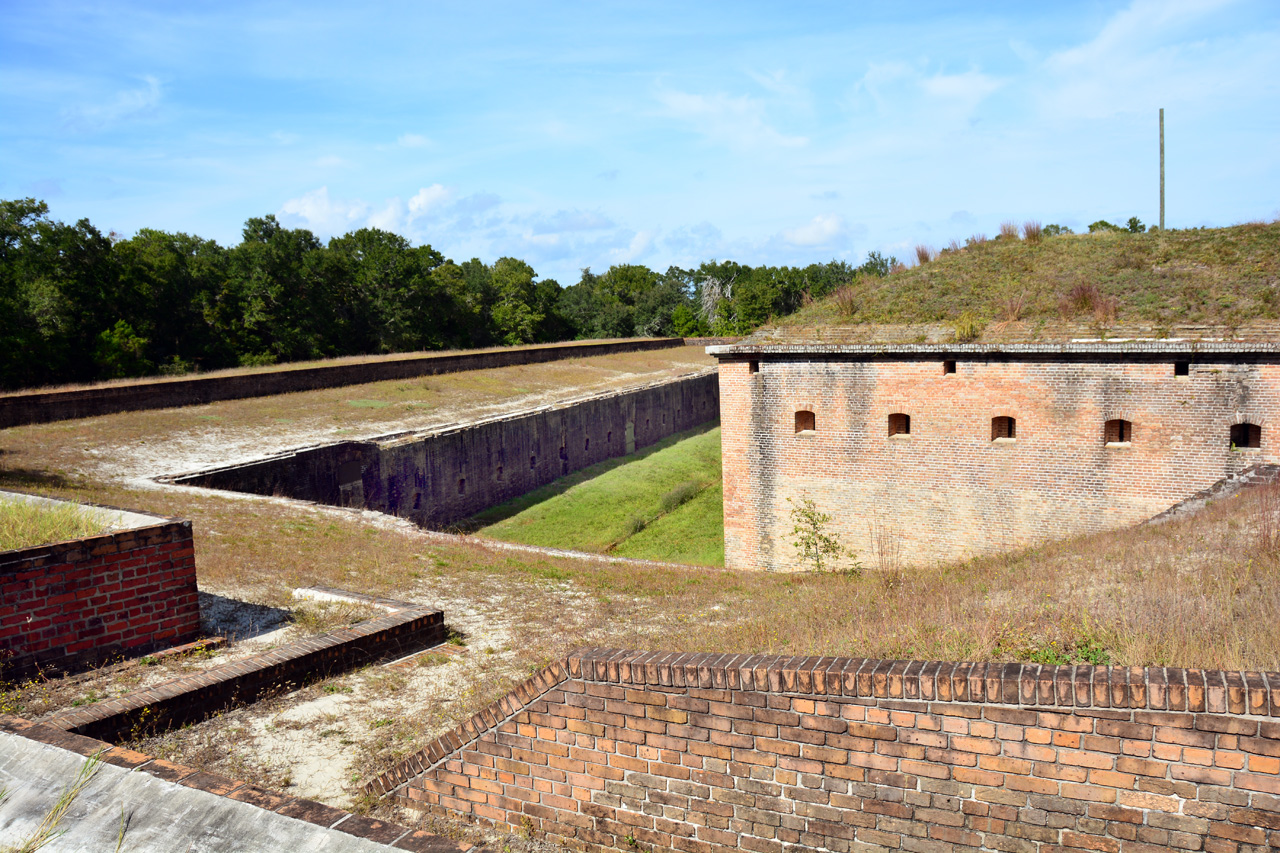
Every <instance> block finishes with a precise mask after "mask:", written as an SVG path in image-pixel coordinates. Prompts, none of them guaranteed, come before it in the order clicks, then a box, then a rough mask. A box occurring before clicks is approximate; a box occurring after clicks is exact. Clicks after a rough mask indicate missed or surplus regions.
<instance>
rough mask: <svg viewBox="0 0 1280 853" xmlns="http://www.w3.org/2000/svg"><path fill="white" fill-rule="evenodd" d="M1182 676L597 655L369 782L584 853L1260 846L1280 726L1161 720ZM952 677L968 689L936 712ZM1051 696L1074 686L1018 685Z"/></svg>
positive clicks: (588, 654) (1273, 679) (1248, 851)
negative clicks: (1100, 690)
mask: <svg viewBox="0 0 1280 853" xmlns="http://www.w3.org/2000/svg"><path fill="white" fill-rule="evenodd" d="M895 671H897V672H898V673H900V676H901V680H902V684H901V691H900V692H901V694H902V695H903V696H906V695H911V696H923V695H928V696H931V697H935V698H930V699H927V700H926V699H899V698H894V697H892V696H891V695H890V694H895V693H898V692H899V691H898V689H897V688H896V687H894V686H892V685H893V684H895V682H894V680H893V679H894V673H895ZM831 672H836V673H841V674H844V673H862V672H866V673H869V674H870V676H871V677H869V678H867V679H865V680H862V679H859V678H851V679H844V678H837V679H827V678H826V677H825V676H826V675H827V674H828V673H831ZM956 673H959V675H958V676H957V675H956ZM877 675H882V676H884V677H883V678H877V677H876V676H877ZM957 677H958V678H959V679H960V680H959V682H957V681H956V678H957ZM1187 678H1188V673H1187V672H1186V671H1183V670H1174V669H1165V668H1158V667H1157V668H1147V669H1130V668H1122V667H1089V666H1073V667H1043V666H1039V665H1024V664H952V663H940V662H915V661H864V660H852V659H836V658H785V657H784V658H778V657H769V656H760V655H753V656H744V655H738V656H728V655H676V654H662V653H652V652H635V651H626V650H617V649H584V650H580V651H578V652H574V653H573V654H571V655H569V657H568V658H567V659H566V660H565V661H563V662H561V663H559V664H557V665H555V666H554V667H551V668H549V669H548V670H546V671H544V672H542V673H539V674H538V675H537V676H535V677H534V678H532V679H530V680H529V681H528V682H526V683H525V684H524V685H522V686H521V687H520V688H518V689H517V690H516V691H514V692H513V694H512V695H513V696H516V697H519V703H518V704H517V705H515V706H513V705H511V704H510V703H509V702H504V701H500V702H497V703H494V705H493V706H491V707H489V708H487V709H485V710H483V711H481V712H480V713H478V714H476V715H475V716H474V717H473V718H472V719H471V720H470V721H468V722H467V723H464V724H463V725H461V726H459V727H458V728H457V729H455V730H454V731H453V732H451V733H449V734H447V735H445V736H444V737H442V738H441V739H440V740H438V741H437V742H436V743H433V744H432V745H431V746H429V747H428V748H427V749H425V750H423V752H422V753H420V754H419V755H417V756H414V757H413V758H411V759H410V760H408V761H406V762H404V763H402V764H401V765H400V766H398V767H397V768H395V769H393V770H391V771H389V772H388V773H386V774H384V775H383V776H381V777H379V778H378V779H376V780H374V782H373V783H371V785H370V786H369V787H370V790H371V792H372V793H375V794H378V795H381V796H390V797H392V798H394V799H396V800H398V801H400V802H402V803H405V804H407V805H411V806H413V807H415V808H420V809H426V810H428V811H433V812H439V813H452V814H455V815H462V816H465V817H467V818H469V819H473V820H477V821H480V822H484V823H488V824H493V825H497V826H499V827H501V828H505V829H508V830H511V831H517V832H524V833H528V832H533V833H535V834H538V835H540V836H543V837H546V838H547V839H549V840H552V841H556V842H558V843H562V844H565V845H568V846H572V847H574V848H581V849H586V850H605V849H615V850H634V849H636V847H637V845H643V846H644V847H645V848H653V849H664V850H681V851H701V853H714V851H728V850H740V849H745V850H756V851H784V850H785V851H790V850H797V849H800V848H806V849H819V850H835V851H841V853H845V851H854V850H859V851H861V850H878V849H892V850H899V849H900V850H920V851H930V850H939V851H941V850H954V849H974V850H978V849H982V850H1009V851H1029V853H1056V852H1057V851H1079V850H1112V851H1117V853H1141V852H1142V851H1147V850H1162V849H1185V850H1206V851H1207V850H1231V851H1232V853H1254V851H1261V850H1264V849H1268V846H1267V845H1275V844H1276V843H1277V842H1280V796H1277V794H1280V775H1278V773H1280V767H1271V768H1269V769H1266V770H1264V771H1261V772H1259V771H1257V770H1255V769H1253V768H1249V769H1244V768H1245V767H1246V766H1247V762H1248V761H1250V760H1253V759H1259V758H1264V759H1267V760H1271V761H1276V759H1273V758H1271V755H1272V754H1273V753H1277V752H1280V747H1278V745H1280V724H1277V722H1276V721H1274V720H1272V719H1269V718H1267V717H1264V716H1261V715H1249V714H1248V713H1246V712H1244V711H1237V712H1232V711H1230V710H1227V711H1211V710H1205V709H1203V708H1202V709H1200V710H1198V711H1197V710H1187V709H1182V710H1173V711H1171V710H1169V709H1167V708H1165V707H1152V697H1153V696H1156V694H1157V691H1152V690H1151V689H1150V687H1151V685H1152V684H1153V683H1156V684H1166V685H1167V684H1170V683H1186V681H1187ZM1193 678H1195V679H1198V680H1200V681H1201V683H1208V684H1215V683H1220V684H1227V683H1231V682H1233V681H1237V680H1238V681H1237V683H1240V684H1249V683H1252V684H1254V685H1255V689H1256V690H1258V691H1259V692H1261V693H1263V694H1264V697H1263V699H1264V700H1265V701H1261V702H1259V703H1258V704H1257V705H1256V707H1258V708H1262V709H1265V713H1267V714H1270V712H1271V707H1272V703H1271V699H1272V697H1273V696H1274V695H1275V694H1277V693H1280V674H1275V673H1224V672H1198V673H1196V674H1195V675H1194V676H1193ZM944 683H951V684H956V683H963V684H966V685H969V684H972V686H973V688H974V690H973V691H972V692H971V693H970V694H968V695H965V696H962V697H954V696H953V697H950V698H938V688H939V686H940V685H942V684H944ZM1041 683H1047V684H1052V685H1055V686H1057V685H1058V684H1062V685H1063V686H1064V687H1065V688H1066V689H1064V690H1062V691H1061V692H1060V693H1059V692H1058V691H1057V690H1051V691H1047V692H1044V693H1041V692H1040V691H1039V689H1038V687H1037V689H1034V690H1031V689H1028V692H1026V693H1024V692H1023V690H1022V687H1023V686H1024V685H1039V684H1041ZM1121 683H1122V684H1123V685H1124V686H1125V696H1126V699H1125V707H1124V708H1116V707H1114V706H1111V703H1109V707H1108V708H1106V709H1096V708H1092V707H1080V706H1079V705H1078V704H1077V702H1076V698H1077V695H1078V694H1077V692H1076V690H1075V689H1074V688H1075V687H1076V686H1077V685H1083V686H1084V687H1085V688H1086V689H1085V691H1084V692H1085V695H1092V693H1093V688H1094V687H1095V686H1096V685H1106V686H1107V687H1108V690H1107V691H1106V692H1107V694H1108V696H1110V695H1111V691H1110V686H1111V685H1112V684H1121ZM704 684H710V685H716V684H722V685H725V686H724V687H719V688H717V687H714V686H712V687H703V686H702V685H704ZM819 684H821V685H822V688H821V692H819V691H818V688H817V685H819ZM979 685H980V686H981V694H980V695H981V698H977V699H975V698H973V693H976V692H977V690H978V687H979ZM1010 687H1013V688H1017V689H1010ZM1139 687H1141V688H1143V689H1142V690H1137V689H1136V688H1139ZM591 697H601V698H602V699H604V707H601V706H600V703H599V702H598V701H596V702H593V701H586V700H587V699H589V698H591ZM508 698H510V697H508ZM1157 698H1159V699H1160V701H1159V702H1158V703H1157V705H1159V706H1163V705H1164V704H1166V703H1165V702H1164V701H1163V698H1162V694H1161V695H1160V696H1158V697H1157ZM695 708H696V709H697V710H693V709H695ZM672 711H680V712H682V713H685V714H687V716H686V717H681V716H680V715H679V714H672V713H671V712H672ZM723 735H732V736H731V737H721V738H720V740H721V744H720V745H714V744H715V741H716V739H717V736H723ZM1162 735H1164V737H1165V738H1166V739H1171V738H1175V737H1182V738H1191V739H1194V740H1195V741H1196V743H1197V744H1201V746H1198V747H1194V748H1191V749H1203V750H1204V752H1205V753H1211V754H1212V755H1213V756H1214V757H1216V758H1219V759H1226V760H1224V761H1216V762H1215V763H1214V766H1206V765H1205V764H1204V763H1203V762H1202V761H1201V759H1203V758H1204V757H1205V756H1204V755H1203V754H1201V753H1192V754H1191V755H1188V754H1187V750H1188V749H1189V748H1188V747H1181V748H1180V749H1181V751H1180V752H1177V753H1173V754H1166V755H1164V756H1161V755H1160V754H1159V753H1158V752H1157V751H1156V749H1155V748H1156V747H1157V746H1158V745H1160V744H1162V743H1165V742H1166V741H1165V740H1161V736H1162ZM708 738H709V739H710V743H708ZM1131 753H1136V754H1131ZM536 756H541V757H542V760H541V761H536V760H532V759H533V758H534V757H536Z"/></svg>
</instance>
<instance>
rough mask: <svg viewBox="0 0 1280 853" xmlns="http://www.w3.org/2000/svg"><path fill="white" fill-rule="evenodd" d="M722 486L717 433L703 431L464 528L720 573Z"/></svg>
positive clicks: (596, 469) (584, 473) (590, 471)
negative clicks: (709, 568) (718, 568)
mask: <svg viewBox="0 0 1280 853" xmlns="http://www.w3.org/2000/svg"><path fill="white" fill-rule="evenodd" d="M720 483H721V472H720V428H719V427H718V426H716V427H707V426H703V427H698V428H696V429H693V430H689V431H686V432H683V433H680V434H678V435H673V436H671V437H670V438H667V439H664V440H663V441H661V442H659V443H657V444H655V445H653V446H652V447H649V448H646V449H645V450H642V451H640V452H639V453H637V454H634V455H632V456H627V457H624V458H620V459H610V460H607V461H605V462H600V463H597V464H595V465H592V466H591V467H589V468H584V469H582V470H581V471H578V472H576V473H574V474H571V475H569V476H567V477H562V478H561V479H559V480H557V481H556V482H554V483H551V484H549V485H547V486H544V487H543V488H541V489H538V490H536V491H533V492H530V493H529V494H527V495H524V496H522V497H519V498H517V499H515V500H513V501H509V502H508V503H505V504H502V505H501V506H497V507H493V508H491V509H488V510H486V511H484V512H483V513H480V514H479V515H477V516H475V517H474V518H473V519H471V521H470V523H469V524H468V525H467V526H468V528H469V529H472V530H474V531H475V532H477V533H479V534H480V535H482V536H488V537H490V538H493V539H501V540H503V541H506V542H520V543H523V544H525V545H542V546H545V547H548V548H569V549H573V550H575V551H589V552H591V553H596V554H618V555H620V556H625V557H638V558H642V559H648V560H665V561H669V562H677V563H692V564H695V565H703V566H723V565H724V515H723V513H724V509H723V499H722V488H721V484H720Z"/></svg>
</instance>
